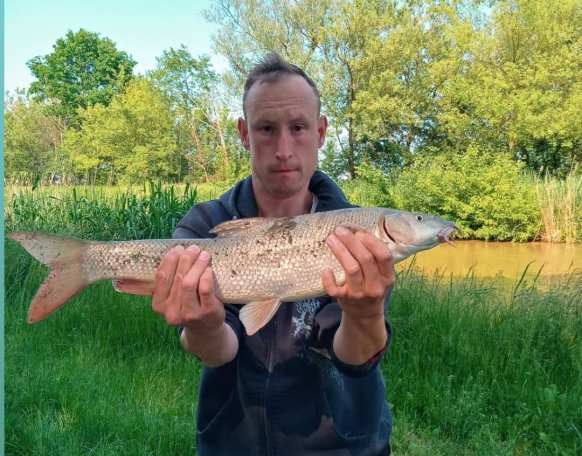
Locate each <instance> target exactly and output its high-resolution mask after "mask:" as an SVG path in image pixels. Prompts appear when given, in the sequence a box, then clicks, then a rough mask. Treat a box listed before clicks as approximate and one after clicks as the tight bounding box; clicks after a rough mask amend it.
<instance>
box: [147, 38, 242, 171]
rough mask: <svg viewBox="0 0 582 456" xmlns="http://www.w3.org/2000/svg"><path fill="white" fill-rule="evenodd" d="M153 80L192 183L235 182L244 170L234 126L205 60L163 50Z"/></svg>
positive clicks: (181, 51)
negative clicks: (171, 118)
mask: <svg viewBox="0 0 582 456" xmlns="http://www.w3.org/2000/svg"><path fill="white" fill-rule="evenodd" d="M157 61H158V65H157V68H156V70H155V71H153V72H152V73H151V75H150V76H151V78H152V81H153V83H154V85H155V86H156V87H158V88H159V89H160V90H161V91H162V92H163V93H164V94H165V95H166V97H167V99H168V102H169V104H170V105H171V106H172V113H173V115H174V118H175V121H176V124H175V134H176V142H177V144H178V147H179V149H180V150H181V151H182V153H183V154H184V156H185V157H186V159H187V160H188V162H189V164H190V173H191V175H192V178H193V179H194V180H195V181H200V180H203V181H209V180H211V179H212V178H218V179H220V180H234V179H236V178H238V177H239V176H240V174H241V173H243V172H244V170H245V169H246V166H245V161H246V160H245V158H244V157H246V154H241V149H242V148H241V146H240V144H239V140H238V134H237V129H236V122H235V121H234V120H233V118H232V116H231V110H230V109H229V107H228V106H229V105H228V102H227V101H226V99H225V95H224V94H222V93H221V80H220V78H219V76H218V75H217V74H216V73H215V72H214V71H213V70H212V65H211V64H210V59H209V57H207V56H201V57H199V58H194V57H192V55H191V54H190V53H189V51H188V50H187V49H186V48H185V47H181V48H179V49H172V48H170V49H168V50H165V51H164V52H163V54H162V56H161V57H160V58H158V59H157Z"/></svg>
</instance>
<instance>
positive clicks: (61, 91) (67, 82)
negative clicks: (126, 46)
mask: <svg viewBox="0 0 582 456" xmlns="http://www.w3.org/2000/svg"><path fill="white" fill-rule="evenodd" d="M53 49H54V51H53V52H52V53H51V54H48V55H45V56H37V57H34V58H33V59H31V60H29V61H28V67H29V68H30V71H31V73H32V75H33V76H34V77H35V78H36V81H34V82H32V84H31V85H30V89H29V92H30V94H32V95H33V96H35V98H36V99H38V100H41V101H44V102H46V103H47V105H48V107H49V108H50V111H51V113H52V114H54V115H57V116H59V117H62V118H64V119H65V120H66V122H67V124H69V125H74V126H78V109H85V108H87V107H89V106H93V105H95V104H102V105H108V104H109V102H110V101H111V99H112V98H113V96H114V95H115V94H116V93H118V92H120V91H121V90H122V89H123V87H124V86H125V85H126V84H127V83H128V82H129V80H130V79H131V78H132V73H133V68H134V66H135V65H136V62H135V61H134V60H133V59H132V58H131V57H130V56H129V55H127V53H125V52H122V51H118V50H117V49H116V46H115V43H113V41H111V40H110V39H109V38H100V36H99V34H98V33H93V32H88V31H86V30H84V29H80V30H79V31H78V32H76V33H73V32H72V31H71V30H69V31H68V32H67V34H66V35H65V37H64V38H59V39H58V40H57V42H56V44H55V45H53Z"/></svg>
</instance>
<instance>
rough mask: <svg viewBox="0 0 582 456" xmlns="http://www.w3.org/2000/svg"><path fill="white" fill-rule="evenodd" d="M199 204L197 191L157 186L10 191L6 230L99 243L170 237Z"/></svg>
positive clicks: (150, 183) (21, 188)
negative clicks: (93, 240) (195, 205)
mask: <svg viewBox="0 0 582 456" xmlns="http://www.w3.org/2000/svg"><path fill="white" fill-rule="evenodd" d="M196 201H198V191H197V188H196V187H193V186H191V185H189V184H185V185H182V186H174V185H167V186H164V185H162V184H161V182H155V181H150V182H146V183H144V184H143V185H142V186H140V187H128V188H127V189H123V188H118V187H107V186H103V187H92V186H78V187H59V186H43V187H36V188H34V187H33V188H30V187H11V186H9V187H7V189H6V194H5V227H6V231H8V232H10V231H15V230H34V231H42V232H45V233H58V234H66V235H75V236H83V237H87V238H90V239H98V240H113V239H148V238H149V239H155V238H167V237H170V236H171V234H172V231H173V230H174V227H175V226H176V224H177V223H178V221H179V220H180V218H182V216H183V215H184V214H185V213H186V212H187V211H188V210H189V209H190V207H192V205H193V204H194V203H195V202H196Z"/></svg>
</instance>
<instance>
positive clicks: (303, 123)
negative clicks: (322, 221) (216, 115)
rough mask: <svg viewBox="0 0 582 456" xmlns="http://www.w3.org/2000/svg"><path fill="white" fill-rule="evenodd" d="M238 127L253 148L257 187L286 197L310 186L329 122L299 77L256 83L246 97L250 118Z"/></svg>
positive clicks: (305, 82)
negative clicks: (318, 152) (319, 110)
mask: <svg viewBox="0 0 582 456" xmlns="http://www.w3.org/2000/svg"><path fill="white" fill-rule="evenodd" d="M238 129H239V134H240V138H241V141H242V144H243V146H244V147H245V149H247V150H250V153H251V166H252V172H253V188H254V189H255V191H256V192H257V191H258V192H261V193H267V194H270V195H271V196H275V197H281V198H287V197H292V196H294V195H295V194H298V193H299V192H301V191H302V190H303V189H306V188H307V185H308V183H309V179H310V178H311V176H312V175H313V173H314V172H315V170H316V168H317V150H318V149H319V148H320V147H321V146H322V145H323V143H324V141H325V132H326V129H327V119H326V118H325V117H323V116H321V117H320V116H319V114H318V101H317V96H316V95H315V93H314V92H313V90H312V88H311V87H310V86H309V84H308V83H307V81H305V79H303V78H302V77H301V76H297V75H289V76H284V77H283V78H281V79H280V80H278V81H276V82H261V81H258V82H256V83H255V84H254V85H253V86H252V87H251V89H250V90H249V92H248V94H247V99H246V120H243V119H239V123H238Z"/></svg>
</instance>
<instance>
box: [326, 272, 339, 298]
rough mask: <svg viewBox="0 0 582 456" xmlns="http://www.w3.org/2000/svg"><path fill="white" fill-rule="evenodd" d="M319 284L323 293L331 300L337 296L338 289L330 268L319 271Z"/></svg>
mask: <svg viewBox="0 0 582 456" xmlns="http://www.w3.org/2000/svg"><path fill="white" fill-rule="evenodd" d="M321 283H322V285H323V288H324V289H325V292H326V293H327V294H328V295H329V296H331V297H332V298H335V297H336V296H337V295H338V294H339V291H340V289H339V286H338V284H337V282H336V280H335V276H334V274H333V270H332V269H331V268H325V269H324V270H323V271H321Z"/></svg>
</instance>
